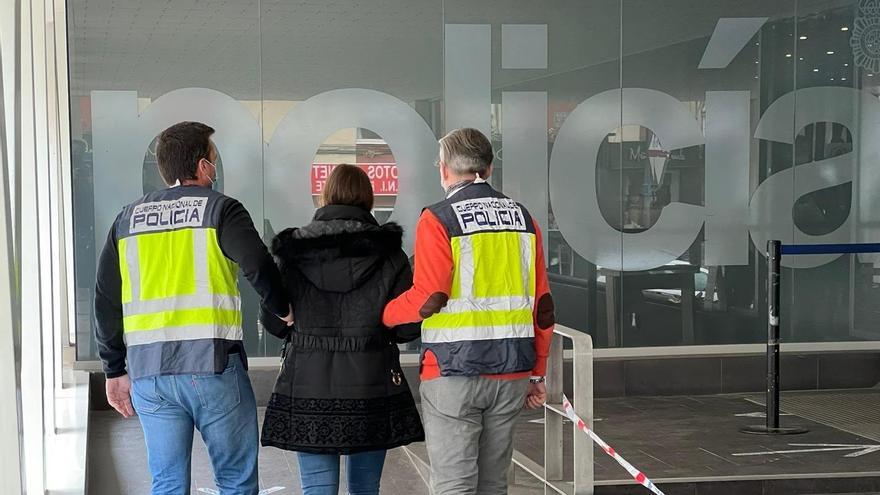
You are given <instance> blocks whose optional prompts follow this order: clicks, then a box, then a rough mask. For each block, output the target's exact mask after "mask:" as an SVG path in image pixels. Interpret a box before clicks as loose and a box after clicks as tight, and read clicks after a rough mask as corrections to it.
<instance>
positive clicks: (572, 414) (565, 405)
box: [562, 395, 665, 495]
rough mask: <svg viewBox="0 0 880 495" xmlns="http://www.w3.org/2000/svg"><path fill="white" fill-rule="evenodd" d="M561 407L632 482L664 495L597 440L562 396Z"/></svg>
mask: <svg viewBox="0 0 880 495" xmlns="http://www.w3.org/2000/svg"><path fill="white" fill-rule="evenodd" d="M562 407H563V408H564V409H565V414H566V415H567V416H568V419H570V420H571V421H572V423H574V424H576V425H577V427H578V429H580V430H581V431H583V432H584V433H586V434H587V436H589V437H590V438H592V439H593V441H594V442H596V445H598V446H599V447H602V450H604V451H605V453H606V454H608V455H609V456H611V458H612V459H614V460H615V461H617V463H618V464H620V465H621V466H623V468H624V469H626V470H627V472H629V474H630V475H632V477H633V479H634V480H636V481H638V482H639V484H641V485H642V486H644V487H645V488H647V489H648V490H651V491H652V492H654V493H655V494H657V495H665V494H664V493H663V492H662V491H660V489H659V488H657V486H656V485H654V482H652V481H651V480H649V479H648V477H647V476H645V473H643V472H641V471H639V470H638V469H636V468H635V467H633V465H632V464H630V463H629V462H627V461H626V459H624V458H623V457H621V456H620V454H618V453H617V451H616V450H614V449H613V448H612V447H611V446H610V445H608V444H607V443H605V441H604V440H602V439H601V438H599V435H596V433H595V432H594V431H593V430H591V429H590V427H589V426H587V423H585V422H584V420H582V419H581V418H580V417H579V416H578V415H577V413H575V412H574V408H573V407H571V402H569V401H568V397H566V396H564V395H563V396H562Z"/></svg>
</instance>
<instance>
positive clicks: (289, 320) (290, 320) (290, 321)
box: [281, 304, 293, 326]
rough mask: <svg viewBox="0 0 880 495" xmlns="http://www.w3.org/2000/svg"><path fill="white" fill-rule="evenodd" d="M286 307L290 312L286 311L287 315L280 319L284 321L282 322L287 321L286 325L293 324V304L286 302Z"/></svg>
mask: <svg viewBox="0 0 880 495" xmlns="http://www.w3.org/2000/svg"><path fill="white" fill-rule="evenodd" d="M287 307H288V308H290V312H289V313H287V316H285V317H284V318H281V319H282V320H283V321H284V323H287V326H291V325H293V306H291V305H289V304H288V305H287Z"/></svg>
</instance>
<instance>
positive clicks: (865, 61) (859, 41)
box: [849, 0, 880, 72]
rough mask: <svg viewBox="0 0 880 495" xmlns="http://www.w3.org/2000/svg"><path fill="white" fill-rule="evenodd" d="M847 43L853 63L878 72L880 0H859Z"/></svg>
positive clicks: (879, 55)
mask: <svg viewBox="0 0 880 495" xmlns="http://www.w3.org/2000/svg"><path fill="white" fill-rule="evenodd" d="M859 14H860V15H859V16H858V17H856V20H855V23H854V27H853V33H852V38H850V40H849V44H850V46H851V47H852V50H853V60H854V61H855V64H856V65H857V66H859V67H862V68H863V69H865V70H868V71H871V72H880V0H861V1H860V2H859Z"/></svg>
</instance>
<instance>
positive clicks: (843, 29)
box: [840, 26, 849, 31]
mask: <svg viewBox="0 0 880 495" xmlns="http://www.w3.org/2000/svg"><path fill="white" fill-rule="evenodd" d="M840 30H841V31H849V26H843V27H842V28H840Z"/></svg>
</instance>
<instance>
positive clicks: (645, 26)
mask: <svg viewBox="0 0 880 495" xmlns="http://www.w3.org/2000/svg"><path fill="white" fill-rule="evenodd" d="M854 1H855V0H831V1H829V0H809V3H811V4H819V5H820V6H828V5H829V4H840V3H846V4H852V3H853V2H854ZM801 3H802V4H803V3H805V2H804V1H802V2H801ZM68 10H69V13H68V16H69V23H68V36H69V40H70V43H69V47H70V51H71V63H70V71H71V78H72V84H71V87H72V90H73V92H74V94H88V92H89V91H91V90H96V89H102V90H107V89H116V90H137V91H138V92H139V93H140V95H141V96H142V97H156V96H159V95H161V94H163V93H166V92H168V91H170V90H173V89H177V88H181V87H191V86H202V87H210V88H213V89H217V90H219V91H222V92H224V93H227V94H229V95H231V96H233V97H235V98H239V99H253V100H257V99H267V100H270V99H284V100H302V99H305V98H308V97H309V96H312V95H314V94H317V93H320V92H322V91H327V90H329V89H334V88H340V87H362V88H372V89H378V90H381V91H385V92H388V93H391V94H393V95H395V96H397V97H399V98H402V99H404V100H405V101H413V100H419V99H433V98H439V97H440V96H441V94H442V70H443V68H442V61H443V50H442V45H443V37H442V26H443V24H444V23H491V24H492V25H493V77H492V81H493V85H494V86H495V87H501V86H506V85H510V84H514V83H517V82H518V81H525V80H530V79H535V78H542V77H547V76H548V75H554V74H565V73H569V72H572V71H575V70H578V69H582V68H584V67H591V66H596V65H598V64H600V63H602V62H607V61H609V60H616V59H619V54H620V43H621V32H620V30H621V27H620V26H621V23H620V18H621V7H620V2H618V1H617V0H555V1H551V0H546V1H534V0H328V1H321V0H311V1H303V0H299V1H286V0H69V1H68ZM793 11H794V0H723V1H722V0H624V4H623V18H624V19H625V23H624V24H623V28H624V36H623V37H622V39H623V47H624V50H623V51H624V53H625V54H634V53H641V52H645V51H648V50H655V49H657V48H659V47H663V46H669V45H673V44H677V43H681V42H683V41H687V40H694V39H701V38H706V37H708V36H709V35H710V34H711V33H712V30H713V29H714V26H715V23H716V21H717V19H718V18H719V17H739V16H769V17H771V18H781V17H790V16H792V15H793ZM502 23H546V24H548V26H549V29H548V31H549V68H548V70H546V71H544V70H526V71H509V70H508V71H504V70H501V69H500V49H501V47H500V39H501V36H500V26H501V24H502ZM694 56H696V57H697V61H698V57H699V53H697V54H695V55H694ZM695 65H696V62H695V63H694V66H695Z"/></svg>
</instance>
